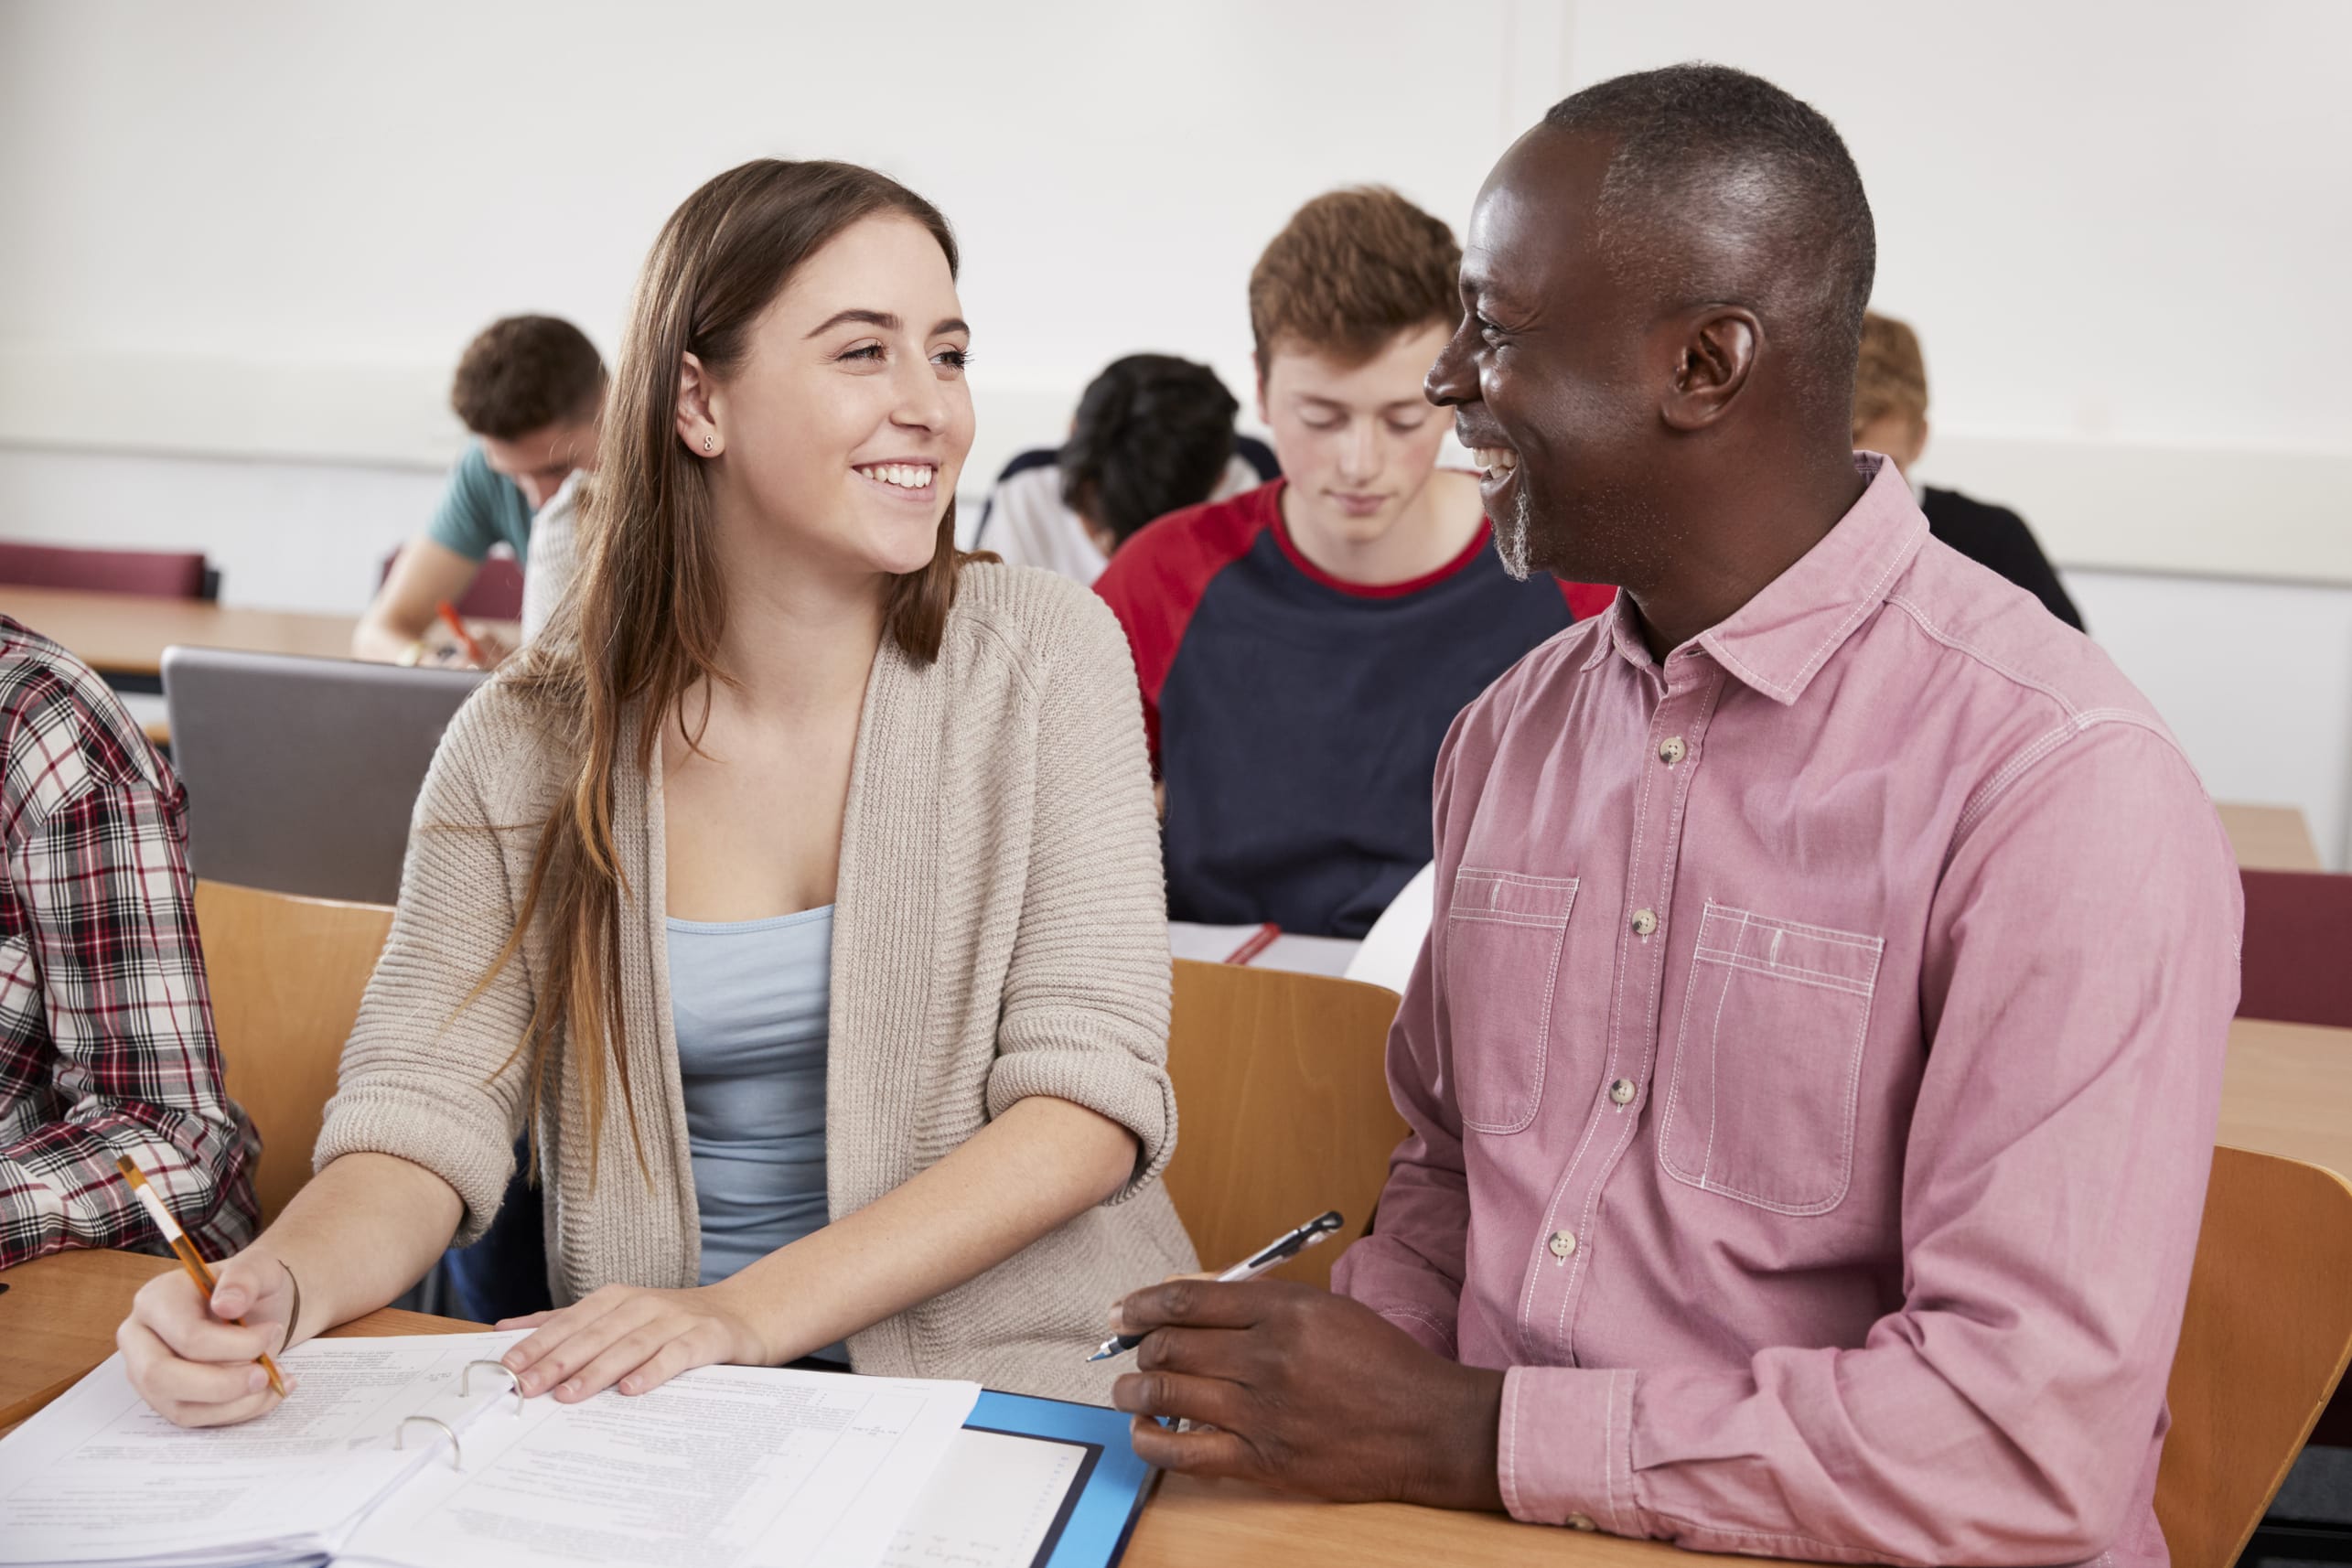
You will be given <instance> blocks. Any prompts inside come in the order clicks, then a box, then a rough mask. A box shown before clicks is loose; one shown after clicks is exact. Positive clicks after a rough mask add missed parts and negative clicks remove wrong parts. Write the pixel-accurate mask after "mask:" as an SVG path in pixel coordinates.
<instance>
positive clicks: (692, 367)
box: [678, 354, 726, 457]
mask: <svg viewBox="0 0 2352 1568" xmlns="http://www.w3.org/2000/svg"><path fill="white" fill-rule="evenodd" d="M719 404H720V396H719V389H718V383H717V382H716V381H714V380H712V379H711V375H710V372H709V371H705V370H703V361H702V360H699V359H696V358H695V357H694V356H693V354H681V355H679V356H678V439H679V440H681V441H683V442H684V443H685V444H686V450H688V451H689V452H692V453H693V454H694V456H698V457H715V456H718V455H719V454H720V453H722V452H724V451H725V450H726V437H725V435H722V434H720V431H719V415H720V413H721V412H722V411H721V409H720V406H719Z"/></svg>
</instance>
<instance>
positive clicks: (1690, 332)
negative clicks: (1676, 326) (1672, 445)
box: [1659, 305, 1764, 430]
mask: <svg viewBox="0 0 2352 1568" xmlns="http://www.w3.org/2000/svg"><path fill="white" fill-rule="evenodd" d="M1763 342H1764V328H1762V327H1761V326H1760V325H1758V323H1757V322H1756V313H1755V312H1754V311H1751V310H1748V309H1746V308H1745V306H1736V305H1717V306H1709V307H1708V308H1707V309H1706V310H1705V311H1703V312H1702V313H1701V314H1699V315H1697V316H1695V317H1691V318H1690V319H1689V320H1688V321H1687V322H1686V323H1685V324H1684V330H1683V336H1682V340H1681V343H1680V344H1679V345H1678V346H1677V348H1676V350H1675V356H1674V368H1673V379H1672V381H1670V383H1669V385H1668V387H1667V389H1666V396H1665V399H1664V401H1663V402H1662V403H1660V405H1659V413H1662V414H1664V415H1665V416H1666V423H1667V424H1669V425H1670V426H1672V427H1673V428H1674V429H1676V430H1700V429H1703V428H1705V427H1706V426H1707V425H1710V424H1713V423H1714V422H1715V421H1716V420H1718V419H1720V418H1722V417H1723V415H1724V410H1725V409H1728V408H1729V407H1730V406H1731V404H1732V400H1733V399H1734V398H1736V397H1738V396H1739V393H1740V389H1741V388H1742V387H1745V385H1747V378H1748V373H1749V372H1750V371H1753V370H1754V369H1755V368H1756V350H1757V349H1760V348H1761V347H1762V346H1763Z"/></svg>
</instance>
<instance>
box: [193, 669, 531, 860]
mask: <svg viewBox="0 0 2352 1568" xmlns="http://www.w3.org/2000/svg"><path fill="white" fill-rule="evenodd" d="M488 679H489V676H488V675H486V674H484V673H483V672H482V671H478V670H409V669H403V668H402V667H400V666H398V665H394V664H363V663H360V662H358V661H356V660H347V659H304V658H296V657H294V656H292V655H287V654H277V653H235V652H231V651H228V650H222V649H209V648H170V649H166V650H164V656H163V683H164V703H165V707H166V711H167V714H168V716H169V720H170V724H171V747H172V763H173V767H174V768H176V769H177V772H178V774H179V777H180V780H181V782H182V783H184V784H186V785H187V787H188V865H189V867H190V868H191V869H192V870H193V871H194V872H195V874H196V875H198V876H200V877H203V878H206V879H207V880H209V881H215V882H233V883H236V884H238V885H240V886H246V887H262V888H267V889H269V890H271V891H273V892H278V893H299V894H305V895H307V896H309V897H317V898H347V899H350V900H353V901H355V902H359V903H364V904H390V903H392V902H394V901H395V900H396V899H397V898H398V897H399V895H400V871H401V862H402V860H403V857H404V856H405V855H406V854H407V851H408V822H409V814H410V812H411V811H413V810H414V808H415V805H416V796H417V791H418V790H419V789H422V788H423V787H424V772H425V769H426V768H428V767H430V766H431V765H432V762H433V752H434V748H435V747H436V746H439V745H440V744H441V732H442V731H443V730H445V729H446V728H448V727H449V721H450V719H451V718H453V717H454V716H456V712H457V709H458V707H459V706H460V705H461V704H462V703H464V702H465V701H466V699H467V697H468V696H471V695H472V694H473V693H474V690H475V688H477V687H478V686H479V685H480V684H481V683H482V682H484V681H486V680H488Z"/></svg>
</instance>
